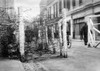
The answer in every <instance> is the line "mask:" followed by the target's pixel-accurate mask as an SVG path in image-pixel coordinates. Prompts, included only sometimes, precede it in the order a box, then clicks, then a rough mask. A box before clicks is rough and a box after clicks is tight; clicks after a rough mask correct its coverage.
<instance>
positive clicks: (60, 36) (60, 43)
mask: <svg viewBox="0 0 100 71" xmlns="http://www.w3.org/2000/svg"><path fill="white" fill-rule="evenodd" d="M61 22H62V19H61V20H60V21H59V22H58V26H59V47H60V56H62V34H61V25H62V24H61Z"/></svg>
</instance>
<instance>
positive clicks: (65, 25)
mask: <svg viewBox="0 0 100 71" xmlns="http://www.w3.org/2000/svg"><path fill="white" fill-rule="evenodd" d="M63 43H64V45H63V55H64V57H67V23H66V20H65V19H64V20H63Z"/></svg>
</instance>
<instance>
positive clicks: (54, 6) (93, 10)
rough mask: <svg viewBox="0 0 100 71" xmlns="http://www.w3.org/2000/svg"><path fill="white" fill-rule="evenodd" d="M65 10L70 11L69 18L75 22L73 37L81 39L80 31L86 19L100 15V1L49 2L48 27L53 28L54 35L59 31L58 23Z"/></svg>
mask: <svg viewBox="0 0 100 71" xmlns="http://www.w3.org/2000/svg"><path fill="white" fill-rule="evenodd" d="M63 8H65V9H67V10H68V11H67V17H71V19H72V21H73V22H72V23H73V37H74V38H80V30H81V28H82V26H83V23H84V22H85V20H84V19H85V17H86V16H89V15H93V14H100V11H99V8H100V0H48V1H47V4H46V10H47V22H46V25H47V26H48V27H49V28H50V27H53V32H54V33H55V30H57V25H58V21H59V20H60V19H61V18H62V16H61V14H62V9H63ZM98 19H99V18H98ZM98 21H99V20H98ZM98 27H99V26H98ZM50 29H51V28H50Z"/></svg>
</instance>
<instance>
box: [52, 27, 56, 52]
mask: <svg viewBox="0 0 100 71" xmlns="http://www.w3.org/2000/svg"><path fill="white" fill-rule="evenodd" d="M52 43H53V53H54V54H55V53H56V51H55V47H54V27H53V26H52Z"/></svg>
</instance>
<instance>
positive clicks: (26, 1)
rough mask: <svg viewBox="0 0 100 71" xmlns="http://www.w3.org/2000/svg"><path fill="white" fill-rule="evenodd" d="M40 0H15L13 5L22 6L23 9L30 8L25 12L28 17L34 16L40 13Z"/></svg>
mask: <svg viewBox="0 0 100 71" xmlns="http://www.w3.org/2000/svg"><path fill="white" fill-rule="evenodd" d="M39 3H40V0H15V7H18V6H22V7H24V8H25V9H30V8H31V9H32V10H29V11H26V12H25V15H26V16H27V17H29V18H32V17H36V16H37V15H38V14H39V13H40V9H39Z"/></svg>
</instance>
